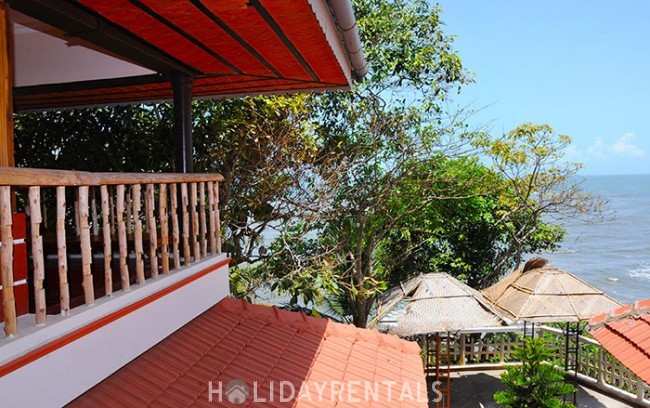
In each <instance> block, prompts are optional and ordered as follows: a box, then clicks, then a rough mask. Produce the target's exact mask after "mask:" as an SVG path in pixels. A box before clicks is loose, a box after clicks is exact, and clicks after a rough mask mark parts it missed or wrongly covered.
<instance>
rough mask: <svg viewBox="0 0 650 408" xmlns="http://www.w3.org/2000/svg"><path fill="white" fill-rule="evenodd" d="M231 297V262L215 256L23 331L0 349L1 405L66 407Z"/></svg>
mask: <svg viewBox="0 0 650 408" xmlns="http://www.w3.org/2000/svg"><path fill="white" fill-rule="evenodd" d="M228 292H229V284H228V261H227V259H226V257H225V256H224V255H217V256H213V257H211V258H207V259H205V260H203V261H201V262H198V263H196V264H193V265H190V266H189V267H187V268H184V269H181V270H178V271H177V272H174V273H172V274H170V275H168V276H162V277H159V278H158V279H154V280H149V281H147V282H146V283H145V284H144V285H141V286H137V287H133V288H132V289H131V290H130V291H129V292H119V293H118V292H116V293H115V294H114V296H112V297H110V298H102V299H101V300H98V301H97V303H95V305H93V306H89V307H80V308H76V309H74V313H71V315H70V316H67V317H58V318H56V319H51V320H50V321H49V322H48V324H47V325H44V326H41V327H30V328H24V329H23V331H22V333H24V334H22V335H20V336H16V337H15V338H12V339H7V340H4V341H3V342H2V343H0V356H2V359H3V361H4V362H3V364H2V366H0V395H3V405H4V404H6V405H7V406H15V407H17V406H30V407H37V406H38V407H47V406H56V407H58V406H63V405H65V404H67V403H68V402H70V401H72V400H73V399H75V398H76V397H77V396H79V395H81V394H82V393H84V392H85V391H86V390H88V389H90V388H91V387H93V386H94V385H96V384H97V383H99V382H100V381H102V380H103V379H104V378H106V377H107V376H109V375H110V374H112V373H113V372H115V371H116V370H118V369H119V368H120V367H122V366H123V365H125V364H126V363H128V362H129V361H131V360H132V359H134V358H135V357H137V356H139V355H140V354H142V353H143V352H144V351H146V350H147V349H149V348H150V347H151V346H153V345H155V344H156V343H158V342H159V341H161V340H162V339H164V338H165V337H167V336H168V335H169V334H171V333H173V332H174V331H176V330H177V329H178V328H180V327H182V326H183V325H185V324H186V323H187V322H189V321H190V320H192V319H194V318H195V317H196V316H198V315H199V314H201V313H202V312H204V311H205V310H207V309H208V308H210V307H211V306H213V305H214V304H216V303H217V302H218V301H219V300H221V299H223V298H224V297H226V296H227V295H228ZM23 320H25V319H23ZM30 320H31V321H32V322H33V319H30ZM98 322H101V323H102V324H98ZM63 340H65V341H63ZM62 341H63V343H61V342H62ZM17 362H18V363H19V364H17Z"/></svg>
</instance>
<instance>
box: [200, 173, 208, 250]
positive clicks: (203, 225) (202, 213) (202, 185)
mask: <svg viewBox="0 0 650 408" xmlns="http://www.w3.org/2000/svg"><path fill="white" fill-rule="evenodd" d="M199 219H200V221H201V227H200V228H199V242H201V257H202V258H205V257H206V256H207V255H208V241H207V239H206V230H207V226H206V220H205V183H204V182H201V183H199Z"/></svg>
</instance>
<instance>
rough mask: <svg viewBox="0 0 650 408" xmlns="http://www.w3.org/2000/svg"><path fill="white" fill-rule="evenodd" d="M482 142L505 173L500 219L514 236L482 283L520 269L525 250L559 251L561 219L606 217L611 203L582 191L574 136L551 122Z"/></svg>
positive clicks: (497, 190)
mask: <svg viewBox="0 0 650 408" xmlns="http://www.w3.org/2000/svg"><path fill="white" fill-rule="evenodd" d="M476 140H477V141H476V143H477V145H479V146H480V147H482V148H483V149H484V152H485V154H486V155H487V156H488V157H489V158H490V159H491V161H492V164H493V168H494V170H495V171H496V172H497V173H498V174H499V175H500V180H501V182H499V183H497V184H496V185H494V186H493V190H494V192H495V193H496V195H497V197H498V198H499V203H498V211H497V212H496V216H497V218H496V220H495V222H496V224H497V225H498V226H499V227H500V228H502V229H503V230H504V231H505V232H507V237H508V238H507V239H506V240H505V241H504V242H503V243H502V244H501V245H500V246H499V251H498V252H499V253H498V254H497V257H496V259H495V261H494V264H493V266H492V273H490V274H488V275H486V276H485V277H484V279H483V281H482V286H487V285H489V284H491V283H493V282H494V281H495V280H496V279H498V278H499V277H500V276H501V275H502V274H503V273H505V272H506V271H510V270H511V268H512V267H515V268H517V267H519V265H520V264H521V262H522V256H523V255H524V254H526V253H531V252H538V251H551V250H553V249H555V248H556V247H557V244H558V243H559V242H560V241H562V239H563V238H564V235H565V233H566V231H565V230H564V229H563V228H562V227H561V226H560V225H559V224H560V223H561V221H563V220H566V219H569V218H571V219H581V220H583V221H596V220H599V219H602V218H603V217H604V216H605V215H606V213H605V208H606V201H604V200H603V199H602V198H600V197H598V196H595V195H593V194H589V193H586V192H584V191H582V190H581V188H580V185H579V180H580V179H579V177H578V170H579V169H580V167H581V165H580V164H579V163H569V162H567V161H566V160H565V159H564V152H565V149H566V148H567V147H568V146H569V145H570V143H571V139H570V138H569V137H568V136H566V135H561V134H557V133H555V132H554V131H553V129H552V128H551V127H550V126H549V125H535V124H530V123H528V124H523V125H520V126H518V127H517V128H515V129H514V130H512V131H510V132H509V133H507V134H505V135H503V136H502V137H500V138H498V139H490V138H489V137H483V138H478V139H476Z"/></svg>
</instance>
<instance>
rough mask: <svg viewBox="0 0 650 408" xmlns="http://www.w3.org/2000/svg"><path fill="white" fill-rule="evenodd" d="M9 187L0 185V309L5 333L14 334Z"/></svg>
mask: <svg viewBox="0 0 650 408" xmlns="http://www.w3.org/2000/svg"><path fill="white" fill-rule="evenodd" d="M12 224H13V220H12V218H11V187H9V186H0V225H1V226H2V247H1V248H0V258H2V309H3V312H4V316H5V335H7V336H15V335H16V333H17V332H18V328H17V324H16V301H15V300H14V237H13V234H12V231H11V226H12Z"/></svg>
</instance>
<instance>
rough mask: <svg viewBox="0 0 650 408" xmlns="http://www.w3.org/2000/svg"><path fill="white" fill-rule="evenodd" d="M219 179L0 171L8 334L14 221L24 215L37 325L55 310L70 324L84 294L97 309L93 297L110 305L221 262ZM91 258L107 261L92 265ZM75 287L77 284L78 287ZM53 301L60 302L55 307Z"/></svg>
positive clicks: (11, 328) (13, 323) (12, 309)
mask: <svg viewBox="0 0 650 408" xmlns="http://www.w3.org/2000/svg"><path fill="white" fill-rule="evenodd" d="M222 180H223V177H222V176H221V175H218V174H161V173H139V174H134V173H87V172H76V171H62V170H39V169H24V168H8V167H0V223H1V232H2V247H1V251H0V258H1V267H2V297H3V311H4V316H5V327H4V331H5V334H6V335H7V336H12V335H15V334H17V318H16V306H15V299H14V281H13V255H14V254H13V237H12V214H13V213H17V212H24V213H26V214H27V218H28V220H29V221H28V225H29V227H30V228H29V231H30V232H29V233H28V241H29V244H30V245H29V246H30V247H31V251H30V254H31V263H32V265H33V274H32V276H33V278H32V279H31V283H32V284H33V308H32V309H33V311H34V314H35V316H36V324H44V323H45V321H46V316H47V314H48V313H53V312H52V311H53V310H57V309H58V312H59V313H61V314H63V315H67V314H68V313H69V311H70V308H71V307H74V306H75V304H77V303H82V302H81V297H82V296H81V293H80V294H79V296H76V295H77V291H79V292H83V303H84V304H86V305H92V304H93V303H94V302H95V299H96V297H98V295H102V293H99V294H98V293H96V289H98V290H100V291H101V292H103V296H111V295H112V294H113V291H114V290H119V289H121V290H130V288H131V285H133V284H136V285H140V284H142V283H144V282H145V280H146V279H148V278H156V277H157V276H158V275H159V273H162V274H168V273H169V272H170V270H173V269H176V268H180V267H181V265H189V264H190V263H192V262H196V261H199V260H201V259H203V258H205V257H207V256H208V255H213V254H218V253H221V238H220V229H221V226H220V216H219V182H220V181H222ZM71 204H73V205H71ZM170 224H171V225H170ZM50 258H54V259H55V262H53V263H52V262H48V260H49V259H50ZM94 258H97V259H103V262H101V263H100V265H99V266H98V265H95V266H93V259H94ZM96 264H97V263H96ZM97 275H100V276H97ZM102 275H103V278H102ZM114 277H116V279H115V281H116V282H114ZM98 278H102V279H98ZM54 280H58V287H56V286H54V285H52V281H54ZM45 282H47V283H48V285H47V287H46V285H45ZM76 282H79V283H80V284H79V285H72V283H76ZM50 292H53V293H54V294H55V295H56V294H58V303H57V299H56V298H54V299H53V296H51V295H52V293H50ZM57 306H58V307H57Z"/></svg>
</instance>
